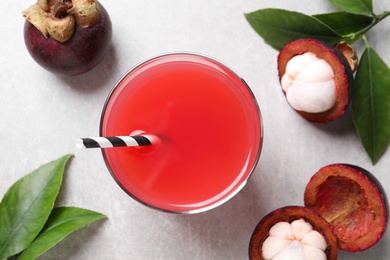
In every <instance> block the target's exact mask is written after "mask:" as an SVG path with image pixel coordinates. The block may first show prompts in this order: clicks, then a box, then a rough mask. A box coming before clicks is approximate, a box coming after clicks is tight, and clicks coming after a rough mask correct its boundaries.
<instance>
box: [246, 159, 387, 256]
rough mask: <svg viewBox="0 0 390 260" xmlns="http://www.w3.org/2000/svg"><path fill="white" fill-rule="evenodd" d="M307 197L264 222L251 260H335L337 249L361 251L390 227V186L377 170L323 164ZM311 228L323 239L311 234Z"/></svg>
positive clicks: (254, 240) (251, 247)
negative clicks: (387, 190)
mask: <svg viewBox="0 0 390 260" xmlns="http://www.w3.org/2000/svg"><path fill="white" fill-rule="evenodd" d="M304 201H305V207H301V206H288V207H284V208H279V209H276V210H274V211H273V212H271V213H269V214H268V215H266V216H265V217H264V218H263V219H262V220H261V221H260V222H259V224H258V225H257V226H256V228H255V230H254V232H253V234H252V237H251V240H250V244H249V258H250V259H253V260H255V259H256V260H257V259H261V260H263V259H264V260H271V259H272V260H284V259H316V260H317V259H318V260H320V259H328V260H333V259H337V255H338V252H337V251H338V249H341V250H344V251H349V252H357V251H363V250H366V249H368V248H370V247H372V246H374V245H375V244H376V243H377V242H378V241H379V240H380V239H381V238H382V236H383V234H384V232H385V231H386V227H387V222H388V216H389V211H388V210H389V206H388V201H387V197H386V194H385V191H384V189H383V187H382V185H381V184H380V182H379V181H378V180H377V179H376V178H375V176H374V175H372V174H371V173H370V172H368V171H367V170H365V169H363V168H361V167H359V166H355V165H350V164H330V165H327V166H325V167H322V168H321V169H320V170H319V171H317V172H316V173H315V174H314V175H313V176H312V178H311V179H310V181H309V183H308V184H307V186H306V189H305V193H304ZM295 222H297V223H295ZM298 222H299V223H298ZM302 223H303V224H302ZM304 223H306V224H304ZM298 224H299V225H298ZM294 225H295V228H294V227H293V226H294ZM297 226H298V227H300V228H296V227H297ZM294 229H295V230H294ZM291 230H293V231H291ZM297 230H298V231H297ZM312 230H313V231H316V232H318V234H320V235H322V238H321V236H318V234H317V233H316V234H315V235H308V234H309V233H310V232H312ZM302 234H304V236H302ZM306 235H307V236H308V237H305V236H306ZM321 241H322V242H321ZM324 241H325V242H326V247H325V246H324ZM305 246H306V247H307V248H305ZM313 247H314V248H315V250H314V249H313ZM317 249H320V250H323V252H324V253H325V254H323V253H321V252H319V251H318V250H317ZM305 254H306V255H305ZM307 254H315V256H313V255H311V257H307ZM297 256H298V257H297ZM305 257H306V258H305Z"/></svg>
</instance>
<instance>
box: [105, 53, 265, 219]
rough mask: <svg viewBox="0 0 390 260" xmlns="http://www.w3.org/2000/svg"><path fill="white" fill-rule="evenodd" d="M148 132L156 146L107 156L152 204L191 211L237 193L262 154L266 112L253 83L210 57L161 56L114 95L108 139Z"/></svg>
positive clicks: (129, 187)
mask: <svg viewBox="0 0 390 260" xmlns="http://www.w3.org/2000/svg"><path fill="white" fill-rule="evenodd" d="M134 130H143V131H145V132H146V133H148V134H153V135H156V136H157V137H159V139H160V142H159V143H157V144H153V145H152V146H149V147H143V148H135V147H123V148H109V149H105V150H104V151H103V155H104V157H105V159H106V162H107V164H108V167H109V169H110V171H111V173H112V174H113V177H114V178H115V179H116V181H117V182H118V183H119V184H120V185H121V186H122V188H123V189H124V190H125V191H126V192H128V193H129V194H130V195H131V196H133V197H134V198H136V199H137V200H139V201H140V202H142V203H144V204H147V205H149V206H151V207H155V208H159V209H162V210H166V211H174V212H190V211H196V210H201V209H205V208H207V207H213V205H215V204H218V203H221V202H223V201H224V200H226V199H228V198H229V197H230V196H232V195H233V194H234V193H235V192H237V191H238V190H239V189H240V188H241V187H242V184H244V183H245V181H246V179H247V178H248V176H249V174H250V173H251V172H252V170H253V168H254V167H255V165H256V163H257V160H258V157H259V154H260V149H261V132H260V131H261V126H260V114H259V110H258V107H257V104H256V102H255V100H254V98H253V96H252V94H251V92H250V91H249V90H248V88H247V86H246V85H245V83H244V82H243V81H242V80H241V79H240V78H239V77H237V76H236V75H235V74H234V73H233V72H231V71H230V70H229V69H227V68H226V67H224V66H223V65H221V64H219V63H216V62H215V61H213V60H210V59H207V58H205V57H201V56H196V55H191V54H174V55H167V56H161V57H158V58H156V59H154V60H150V61H148V62H146V63H143V64H141V65H140V66H138V67H137V68H135V69H134V70H133V71H131V72H130V73H129V74H127V75H126V76H125V77H124V78H123V79H122V80H121V81H120V83H119V84H118V85H117V86H116V88H115V89H114V90H113V92H112V94H111V96H110V98H109V100H108V101H107V104H106V106H105V109H104V113H103V116H102V122H101V135H102V136H115V135H129V134H131V132H133V131H134Z"/></svg>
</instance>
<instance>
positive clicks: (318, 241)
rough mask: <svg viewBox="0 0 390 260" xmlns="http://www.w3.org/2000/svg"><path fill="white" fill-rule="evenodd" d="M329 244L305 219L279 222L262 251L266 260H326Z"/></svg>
mask: <svg viewBox="0 0 390 260" xmlns="http://www.w3.org/2000/svg"><path fill="white" fill-rule="evenodd" d="M326 248H327V243H326V240H325V238H324V237H323V235H321V234H320V233H319V232H318V231H316V230H313V227H312V225H310V223H308V222H306V221H305V220H303V219H298V220H295V221H293V222H292V223H288V222H278V223H276V224H275V225H274V226H272V227H271V229H270V230H269V236H268V237H267V238H266V239H265V241H264V243H263V246H262V251H263V257H264V259H266V260H313V259H316V260H326V254H325V250H326Z"/></svg>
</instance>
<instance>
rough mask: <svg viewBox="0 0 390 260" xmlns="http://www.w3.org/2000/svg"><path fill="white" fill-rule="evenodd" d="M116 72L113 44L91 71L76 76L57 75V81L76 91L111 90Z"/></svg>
mask: <svg viewBox="0 0 390 260" xmlns="http://www.w3.org/2000/svg"><path fill="white" fill-rule="evenodd" d="M116 71H118V57H117V52H116V47H115V45H114V43H111V46H110V48H109V50H108V52H107V54H106V55H105V56H104V58H103V60H102V61H101V62H100V63H99V64H98V65H97V66H96V67H95V68H93V69H92V70H90V71H88V72H86V73H83V74H81V75H76V76H64V75H59V76H58V77H59V79H60V80H62V81H63V82H64V83H66V84H67V85H68V86H70V87H72V88H74V89H76V90H78V91H91V90H95V89H100V88H103V87H108V88H112V86H113V83H110V82H113V77H115V80H114V81H116V73H115V72H116Z"/></svg>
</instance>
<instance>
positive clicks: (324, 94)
mask: <svg viewBox="0 0 390 260" xmlns="http://www.w3.org/2000/svg"><path fill="white" fill-rule="evenodd" d="M278 71H279V79H280V81H281V85H282V88H283V91H284V93H285V95H286V98H287V100H288V102H289V103H290V105H291V106H292V107H293V108H294V109H295V110H296V111H297V112H298V113H299V114H300V115H301V116H302V117H304V118H305V119H307V120H309V121H311V122H317V123H327V122H329V121H333V120H335V119H337V118H338V117H340V116H341V115H343V114H344V111H345V109H346V107H347V105H348V104H349V101H350V98H351V94H352V84H353V72H352V70H351V66H350V65H349V63H348V60H347V59H346V57H345V56H344V55H343V53H342V52H341V51H340V50H339V49H337V48H336V47H335V46H331V45H329V44H327V43H324V42H321V41H318V40H315V39H299V40H295V41H292V42H290V43H288V44H287V45H286V46H285V47H284V48H283V49H282V50H281V51H280V53H279V56H278Z"/></svg>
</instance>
